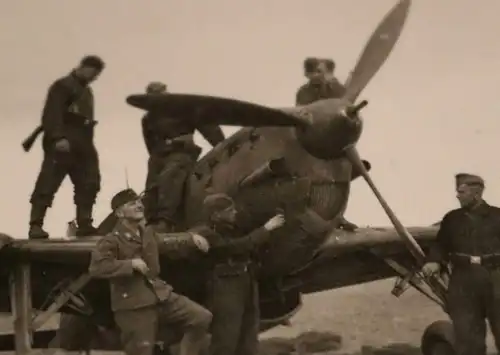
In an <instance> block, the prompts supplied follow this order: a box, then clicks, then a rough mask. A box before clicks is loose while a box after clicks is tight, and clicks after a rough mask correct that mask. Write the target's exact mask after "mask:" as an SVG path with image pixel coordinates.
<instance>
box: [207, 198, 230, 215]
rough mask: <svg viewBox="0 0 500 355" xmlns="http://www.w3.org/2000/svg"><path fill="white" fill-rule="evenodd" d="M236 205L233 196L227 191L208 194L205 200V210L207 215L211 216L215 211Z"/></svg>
mask: <svg viewBox="0 0 500 355" xmlns="http://www.w3.org/2000/svg"><path fill="white" fill-rule="evenodd" d="M233 205H234V201H233V199H232V198H231V197H229V196H228V195H226V194H225V193H214V194H211V195H208V196H207V197H205V199H204V200H203V212H204V214H205V216H206V217H209V216H211V215H212V214H213V213H214V212H217V211H221V210H223V209H226V208H229V207H231V206H233Z"/></svg>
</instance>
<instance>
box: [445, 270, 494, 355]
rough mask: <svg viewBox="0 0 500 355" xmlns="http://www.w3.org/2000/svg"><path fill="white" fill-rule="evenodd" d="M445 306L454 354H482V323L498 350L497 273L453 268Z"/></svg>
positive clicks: (484, 346) (483, 338)
mask: <svg viewBox="0 0 500 355" xmlns="http://www.w3.org/2000/svg"><path fill="white" fill-rule="evenodd" d="M447 305H448V310H449V315H450V318H451V321H452V322H453V327H454V331H455V348H456V353H457V354H458V355H485V354H486V329H487V328H486V320H487V321H488V323H489V325H490V329H491V331H492V333H493V337H494V339H495V344H496V347H497V351H500V270H487V269H485V268H484V267H482V266H479V265H469V266H462V267H456V268H454V270H453V272H452V274H451V277H450V282H449V287H448V296H447Z"/></svg>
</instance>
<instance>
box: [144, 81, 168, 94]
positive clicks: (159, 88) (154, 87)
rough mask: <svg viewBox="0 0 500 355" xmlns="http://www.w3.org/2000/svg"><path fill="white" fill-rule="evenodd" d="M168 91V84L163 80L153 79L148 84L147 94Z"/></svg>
mask: <svg viewBox="0 0 500 355" xmlns="http://www.w3.org/2000/svg"><path fill="white" fill-rule="evenodd" d="M166 91H167V84H165V83H162V82H161V81H152V82H150V83H149V84H148V86H146V93H147V94H161V93H164V92H166Z"/></svg>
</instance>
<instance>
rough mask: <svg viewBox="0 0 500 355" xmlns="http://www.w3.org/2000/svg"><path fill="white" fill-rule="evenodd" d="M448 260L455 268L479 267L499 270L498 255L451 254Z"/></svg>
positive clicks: (499, 260)
mask: <svg viewBox="0 0 500 355" xmlns="http://www.w3.org/2000/svg"><path fill="white" fill-rule="evenodd" d="M450 259H451V263H452V264H453V265H455V266H466V265H480V266H484V267H486V268H500V254H483V255H469V254H464V253H453V254H451V257H450Z"/></svg>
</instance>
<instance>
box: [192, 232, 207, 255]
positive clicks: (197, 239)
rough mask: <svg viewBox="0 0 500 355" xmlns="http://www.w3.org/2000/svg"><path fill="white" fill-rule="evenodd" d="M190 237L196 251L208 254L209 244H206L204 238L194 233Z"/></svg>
mask: <svg viewBox="0 0 500 355" xmlns="http://www.w3.org/2000/svg"><path fill="white" fill-rule="evenodd" d="M191 236H192V237H193V242H194V245H196V247H197V248H198V249H200V250H201V251H202V252H204V253H206V252H208V250H209V249H210V244H208V241H207V240H206V239H205V238H204V237H202V236H201V235H199V234H195V233H192V234H191Z"/></svg>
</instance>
